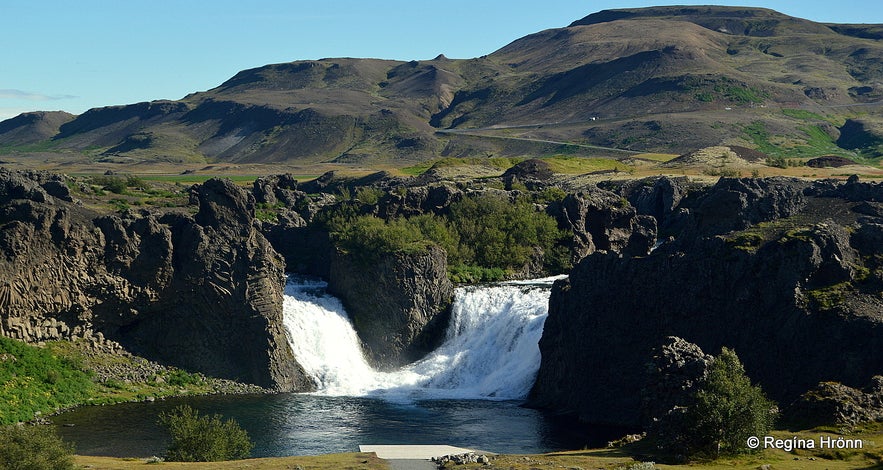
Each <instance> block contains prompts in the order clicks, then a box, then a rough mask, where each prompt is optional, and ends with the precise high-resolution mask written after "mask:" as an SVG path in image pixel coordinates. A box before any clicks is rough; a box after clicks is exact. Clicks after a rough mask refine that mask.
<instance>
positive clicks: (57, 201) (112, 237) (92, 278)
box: [0, 170, 312, 390]
mask: <svg viewBox="0 0 883 470" xmlns="http://www.w3.org/2000/svg"><path fill="white" fill-rule="evenodd" d="M65 199H71V200H72V198H71V197H70V194H69V192H66V186H64V184H63V183H62V182H61V181H60V178H59V177H55V176H52V175H48V174H32V173H18V172H9V171H5V170H3V171H2V172H0V253H2V258H0V273H2V279H3V280H2V281H0V315H2V318H0V334H3V335H6V336H11V337H15V338H18V339H21V340H25V341H30V342H35V341H43V340H49V339H86V340H88V341H91V342H93V343H95V344H96V345H104V346H109V347H111V348H119V347H122V348H125V349H127V350H130V351H132V352H135V353H139V354H141V355H144V356H145V357H147V358H150V359H154V360H158V361H160V362H164V363H166V364H170V365H174V366H178V367H183V368H187V369H191V370H196V371H200V372H203V373H206V374H208V375H213V376H217V377H222V378H229V379H235V380H239V381H244V382H248V383H253V384H256V385H260V386H262V387H265V388H273V389H277V390H305V389H309V388H310V387H311V386H312V384H311V382H310V381H309V379H307V378H306V376H305V375H304V373H303V371H302V369H301V368H300V366H299V365H298V364H297V362H296V361H295V359H294V357H293V355H292V352H291V348H290V346H289V344H288V340H287V338H286V336H285V332H284V330H283V327H282V289H283V284H284V277H283V274H284V270H283V269H284V265H283V261H282V259H281V258H280V256H279V255H278V254H277V253H276V252H275V251H274V250H273V248H272V247H271V246H270V244H269V242H268V241H267V240H266V239H265V238H264V237H263V236H262V235H261V234H260V233H259V232H258V231H257V230H256V229H255V228H254V225H253V218H254V206H255V203H254V199H253V197H252V196H251V195H250V194H249V193H246V192H245V191H243V190H242V189H240V188H238V187H237V186H235V185H233V184H232V183H230V182H229V181H224V180H209V181H208V182H206V183H205V184H203V185H200V186H197V187H195V188H194V190H193V197H192V202H193V203H194V204H198V208H199V209H198V212H197V213H196V214H195V215H194V216H190V215H186V214H183V213H175V212H170V213H166V214H162V213H153V212H150V211H139V212H134V211H129V212H126V213H121V214H113V215H104V216H102V215H99V214H96V213H94V212H92V211H90V210H88V209H85V208H83V207H81V206H79V205H77V204H76V203H75V202H73V203H72V202H67V201H65Z"/></svg>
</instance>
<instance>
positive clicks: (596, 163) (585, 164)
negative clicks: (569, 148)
mask: <svg viewBox="0 0 883 470" xmlns="http://www.w3.org/2000/svg"><path fill="white" fill-rule="evenodd" d="M543 161H545V162H546V163H548V164H549V166H550V167H551V168H552V171H554V172H555V173H562V174H570V175H578V174H583V173H592V172H595V171H611V170H619V171H629V170H630V169H632V167H630V166H628V165H626V164H625V163H622V162H620V161H619V160H615V159H613V158H588V157H573V156H569V155H556V156H554V157H549V158H544V159H543Z"/></svg>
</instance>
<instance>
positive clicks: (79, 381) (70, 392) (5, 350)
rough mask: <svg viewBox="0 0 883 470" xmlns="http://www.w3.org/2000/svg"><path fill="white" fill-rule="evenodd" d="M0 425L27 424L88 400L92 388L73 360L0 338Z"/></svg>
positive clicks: (82, 371)
mask: <svg viewBox="0 0 883 470" xmlns="http://www.w3.org/2000/svg"><path fill="white" fill-rule="evenodd" d="M0 383H2V384H3V385H2V386H0V424H9V423H15V422H18V421H28V420H31V419H33V418H34V415H35V413H37V412H40V413H43V414H46V413H50V412H53V411H55V410H57V409H61V408H66V407H69V406H73V405H76V404H79V403H82V402H84V401H85V400H87V399H88V398H89V397H90V396H92V394H93V393H94V391H95V385H94V384H93V383H92V380H91V379H90V377H89V374H88V373H87V372H85V370H84V369H83V367H82V366H81V365H80V364H79V363H78V362H77V361H75V360H72V359H70V358H65V357H63V356H58V355H55V354H53V352H52V351H50V350H47V349H41V348H37V347H34V346H29V345H27V344H25V343H22V342H20V341H16V340H13V339H9V338H2V337H0Z"/></svg>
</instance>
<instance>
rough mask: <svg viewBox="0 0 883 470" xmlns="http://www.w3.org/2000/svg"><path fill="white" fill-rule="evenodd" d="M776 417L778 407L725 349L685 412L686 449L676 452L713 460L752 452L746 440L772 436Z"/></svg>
mask: <svg viewBox="0 0 883 470" xmlns="http://www.w3.org/2000/svg"><path fill="white" fill-rule="evenodd" d="M776 414H777V410H776V406H775V404H774V403H773V402H772V401H770V400H769V399H767V397H766V395H765V394H764V393H763V390H761V388H760V387H759V386H757V385H753V384H752V383H751V380H750V379H749V378H748V376H746V375H745V369H744V368H743V367H742V363H741V362H740V361H739V358H738V356H736V353H735V351H733V350H731V349H728V348H723V349H722V350H721V353H720V355H718V356H717V357H716V358H715V359H714V362H712V364H711V366H710V367H709V369H708V375H707V376H706V377H705V379H704V380H703V382H702V383H701V385H700V387H699V389H698V391H697V393H696V400H695V402H694V403H693V404H692V405H691V406H689V407H688V408H687V409H686V412H685V416H684V419H683V421H682V423H683V424H684V429H682V430H681V432H682V434H683V440H682V443H683V444H684V448H683V449H677V450H679V451H680V450H682V451H684V452H685V455H687V456H688V457H699V456H702V457H714V458H717V457H719V456H723V455H736V454H743V453H748V452H751V451H753V450H754V449H751V448H750V447H749V446H748V445H747V444H746V441H747V439H748V438H749V437H751V436H755V437H759V438H761V439H762V438H763V436H765V435H767V434H769V431H770V430H771V429H772V427H773V424H774V422H775V419H776Z"/></svg>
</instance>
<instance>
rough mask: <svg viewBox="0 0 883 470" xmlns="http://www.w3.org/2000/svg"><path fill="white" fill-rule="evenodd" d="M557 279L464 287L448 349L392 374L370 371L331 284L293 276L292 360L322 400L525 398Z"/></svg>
mask: <svg viewBox="0 0 883 470" xmlns="http://www.w3.org/2000/svg"><path fill="white" fill-rule="evenodd" d="M558 278H560V277H556V278H546V279H538V280H533V281H518V282H511V283H502V284H495V285H485V286H470V287H461V288H458V289H457V291H456V296H455V300H454V305H453V311H452V318H451V324H450V326H449V328H448V331H447V335H446V339H445V341H444V343H443V344H442V345H441V347H439V348H438V349H437V350H436V351H434V352H432V353H430V354H429V355H428V356H427V357H425V358H424V359H422V360H420V361H417V362H415V363H413V364H410V365H408V366H405V367H403V368H401V369H399V370H396V371H392V372H381V371H377V370H374V369H372V368H371V366H370V365H369V364H368V362H367V361H366V360H365V357H364V355H363V353H362V350H361V348H360V345H359V339H358V336H357V335H356V332H355V330H353V327H352V324H351V323H350V321H349V318H348V317H347V314H346V311H345V310H344V308H343V305H342V304H341V303H340V301H339V300H338V299H336V298H334V297H332V296H330V295H328V294H326V293H325V287H326V285H327V284H326V283H325V282H323V281H319V280H316V279H304V278H297V277H293V276H292V277H291V278H289V282H288V284H287V285H286V288H285V306H284V321H285V327H286V329H287V331H288V334H289V337H290V338H292V340H291V346H292V349H293V350H294V355H295V357H296V358H297V360H298V361H299V362H300V364H301V365H302V366H303V367H304V369H305V370H306V371H307V373H308V374H309V375H310V376H311V377H312V378H313V379H314V380H315V381H316V383H317V384H318V385H319V390H318V392H316V393H318V394H321V395H330V396H380V397H385V398H388V399H392V400H399V399H405V400H410V399H443V398H463V399H465V398H469V399H473V398H482V399H522V398H524V397H525V396H526V395H527V393H528V392H529V391H530V387H531V385H532V384H533V381H534V379H535V377H536V373H537V370H538V368H539V365H540V350H539V347H538V346H537V343H538V342H539V339H540V336H541V335H542V331H543V323H544V322H545V320H546V316H547V314H548V302H549V294H550V286H551V284H552V281H554V280H555V279H558Z"/></svg>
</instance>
